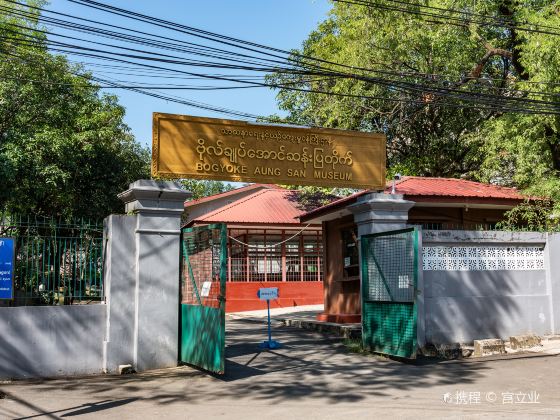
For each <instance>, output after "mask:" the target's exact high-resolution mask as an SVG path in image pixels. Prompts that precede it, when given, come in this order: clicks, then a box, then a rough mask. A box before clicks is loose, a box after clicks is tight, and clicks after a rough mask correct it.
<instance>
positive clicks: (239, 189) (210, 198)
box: [185, 184, 283, 207]
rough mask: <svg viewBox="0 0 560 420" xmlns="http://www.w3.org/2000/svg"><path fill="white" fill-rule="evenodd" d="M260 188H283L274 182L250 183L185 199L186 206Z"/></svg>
mask: <svg viewBox="0 0 560 420" xmlns="http://www.w3.org/2000/svg"><path fill="white" fill-rule="evenodd" d="M260 188H272V189H283V188H282V187H280V186H278V185H274V184H249V185H245V186H244V187H240V188H235V189H233V190H229V191H226V192H223V193H218V194H214V195H209V196H208V197H201V198H197V199H196V200H190V201H185V207H190V206H196V205H197V204H201V203H206V202H208V201H212V200H215V199H217V198H223V197H228V196H233V195H236V194H239V193H240V192H244V191H250V190H256V189H260Z"/></svg>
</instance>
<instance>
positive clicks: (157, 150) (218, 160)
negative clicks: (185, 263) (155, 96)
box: [152, 114, 525, 322]
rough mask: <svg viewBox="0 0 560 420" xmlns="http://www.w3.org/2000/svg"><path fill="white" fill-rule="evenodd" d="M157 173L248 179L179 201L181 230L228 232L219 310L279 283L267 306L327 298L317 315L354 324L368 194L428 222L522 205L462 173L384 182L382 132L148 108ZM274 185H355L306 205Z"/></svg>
mask: <svg viewBox="0 0 560 420" xmlns="http://www.w3.org/2000/svg"><path fill="white" fill-rule="evenodd" d="M153 134H154V140H153V161H152V171H153V173H154V175H157V176H164V177H166V176H173V177H175V178H177V177H185V178H201V179H216V180H231V181H249V182H255V183H254V184H250V185H247V186H245V187H242V188H238V189H236V190H232V191H228V192H226V193H221V194H216V195H213V196H210V197H204V198H201V199H198V200H189V201H187V202H186V203H185V218H184V220H185V225H184V226H186V227H196V226H204V225H209V224H214V223H224V224H226V225H227V229H228V244H227V251H228V252H227V288H226V311H227V312H234V311H244V310H253V309H263V308H265V307H266V303H265V302H263V301H260V300H259V299H258V298H257V290H258V289H259V288H260V287H278V288H279V294H280V298H279V299H278V300H276V301H274V302H272V305H273V307H274V306H276V307H287V306H301V305H310V304H323V303H324V305H325V312H324V313H323V314H322V315H321V316H320V319H322V320H324V321H331V322H359V320H360V270H359V263H358V261H359V247H358V239H359V238H358V234H357V227H356V222H355V221H354V218H353V216H352V212H351V207H352V205H353V204H355V203H356V202H357V201H359V200H360V199H361V198H363V197H364V196H367V195H368V194H370V193H372V192H383V193H385V194H387V195H388V196H391V195H395V194H396V195H398V196H399V197H400V198H401V199H404V200H406V201H407V202H409V203H411V204H410V206H411V208H410V209H409V210H408V223H409V224H410V225H418V226H422V227H424V228H428V229H448V228H452V227H455V228H459V229H469V228H473V227H477V226H478V227H481V226H482V227H492V226H494V225H495V224H496V223H497V222H499V221H500V220H502V219H503V216H504V212H506V211H507V210H509V209H511V208H513V207H514V206H516V205H518V204H519V203H521V202H523V200H524V198H525V197H524V196H523V195H521V194H520V193H519V192H518V191H516V190H515V189H512V188H505V187H499V186H495V185H490V184H483V183H477V182H472V181H466V180H461V179H449V178H422V177H403V178H402V179H401V180H398V181H396V182H395V183H393V182H387V181H385V137H384V136H383V135H380V134H368V133H357V132H349V131H342V130H330V129H315V128H313V129H302V128H295V127H290V126H275V125H259V124H250V123H247V122H242V121H230V120H216V119H211V118H198V117H189V116H177V115H169V114H154V133H153ZM276 184H296V185H298V184H299V185H318V186H330V187H345V188H355V189H359V190H360V191H359V192H358V193H356V194H353V195H351V196H350V197H346V198H343V199H340V200H338V201H335V202H333V203H331V204H327V205H325V206H323V207H320V208H317V209H313V210H311V211H309V209H308V208H305V207H304V206H302V204H301V200H300V192H298V191H292V190H288V189H285V188H282V187H279V186H278V185H276Z"/></svg>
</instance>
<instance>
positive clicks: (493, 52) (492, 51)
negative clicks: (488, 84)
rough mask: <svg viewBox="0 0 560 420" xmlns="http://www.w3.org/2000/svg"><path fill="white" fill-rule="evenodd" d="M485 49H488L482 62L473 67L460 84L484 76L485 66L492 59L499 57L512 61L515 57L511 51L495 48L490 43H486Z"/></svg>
mask: <svg viewBox="0 0 560 420" xmlns="http://www.w3.org/2000/svg"><path fill="white" fill-rule="evenodd" d="M484 47H485V48H486V54H484V56H483V57H482V58H481V59H480V61H479V62H478V63H476V64H475V65H474V66H473V68H472V69H471V71H470V72H469V74H468V75H466V76H464V77H463V78H462V79H461V81H460V84H465V83H467V82H468V81H469V80H474V79H478V78H479V77H480V75H481V74H482V70H483V69H484V66H486V64H487V63H488V61H489V60H490V59H491V58H492V57H495V56H499V57H503V58H507V59H509V60H511V59H512V57H513V54H512V53H511V51H508V50H504V49H503V48H494V47H492V46H491V45H490V44H488V43H484Z"/></svg>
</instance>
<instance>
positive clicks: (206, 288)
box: [200, 281, 212, 297]
mask: <svg viewBox="0 0 560 420" xmlns="http://www.w3.org/2000/svg"><path fill="white" fill-rule="evenodd" d="M211 287H212V282H211V281H205V282H204V283H202V289H200V297H208V295H209V294H210V288H211Z"/></svg>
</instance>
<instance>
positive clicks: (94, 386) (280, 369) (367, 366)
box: [22, 320, 488, 417]
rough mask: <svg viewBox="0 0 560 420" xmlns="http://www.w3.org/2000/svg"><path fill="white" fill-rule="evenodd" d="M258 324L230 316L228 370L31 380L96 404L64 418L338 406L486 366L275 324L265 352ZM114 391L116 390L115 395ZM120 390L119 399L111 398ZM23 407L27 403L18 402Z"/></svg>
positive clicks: (463, 377) (466, 379)
mask: <svg viewBox="0 0 560 420" xmlns="http://www.w3.org/2000/svg"><path fill="white" fill-rule="evenodd" d="M265 338H266V326H265V324H264V323H263V324H262V325H261V324H258V323H255V322H246V321H243V320H235V321H228V325H227V347H226V357H227V363H226V373H225V375H223V376H217V375H211V374H209V373H206V372H204V371H200V370H196V369H194V368H191V367H188V366H182V367H178V368H174V369H166V370H160V371H153V372H148V373H143V374H137V375H125V376H96V377H87V378H80V379H55V380H43V381H35V382H29V383H28V386H31V387H35V388H37V390H40V391H42V392H50V391H56V392H60V391H68V392H71V391H79V392H83V393H87V395H88V396H90V397H91V398H92V400H96V399H97V400H99V401H98V402H95V403H91V404H88V405H86V406H80V407H74V408H67V409H66V410H65V412H66V411H67V410H74V411H70V412H66V414H65V416H67V417H69V416H72V415H78V414H81V413H90V412H95V411H96V410H103V409H105V408H106V407H109V406H110V404H127V403H129V402H131V401H134V400H135V399H141V400H143V401H147V402H152V403H156V404H161V405H165V404H172V403H175V402H188V403H189V404H196V403H201V402H205V401H212V400H215V399H216V398H224V399H234V400H236V401H238V402H242V401H243V400H247V401H258V400H262V401H265V400H266V402H267V403H268V404H270V403H274V402H284V401H291V402H294V401H296V400H303V399H305V400H306V401H308V402H311V403H312V402H313V400H317V401H321V402H322V403H330V404H337V403H342V402H353V401H361V400H364V399H366V398H368V397H370V396H390V395H392V393H393V392H394V391H395V390H400V391H406V392H410V393H411V394H412V393H413V392H414V391H415V390H418V389H419V388H425V387H430V386H435V385H450V386H451V385H456V384H457V383H461V384H462V386H464V385H468V384H469V383H472V382H474V381H476V380H477V379H478V378H480V377H481V376H483V375H484V372H485V370H486V369H488V367H487V366H486V365H485V364H484V363H462V362H453V361H449V362H446V361H427V360H425V359H424V360H422V362H421V363H419V364H404V363H400V362H398V361H394V360H389V359H384V358H380V357H375V356H369V355H362V354H354V353H349V352H348V350H347V348H346V347H345V346H344V345H343V343H342V342H341V341H340V340H339V339H334V338H329V337H326V336H323V335H321V334H318V333H314V332H311V331H307V330H299V329H295V328H291V327H280V326H276V327H274V329H273V339H275V340H277V341H279V342H280V343H281V344H282V347H281V348H280V349H277V350H273V351H263V350H261V349H259V347H258V344H259V343H260V342H262V341H263V340H264V339H265ZM116 391H118V392H116ZM115 394H118V395H119V396H123V395H126V396H128V397H129V398H125V399H121V398H119V399H110V398H109V397H110V396H113V398H114V396H115ZM22 403H23V404H25V402H22Z"/></svg>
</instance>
